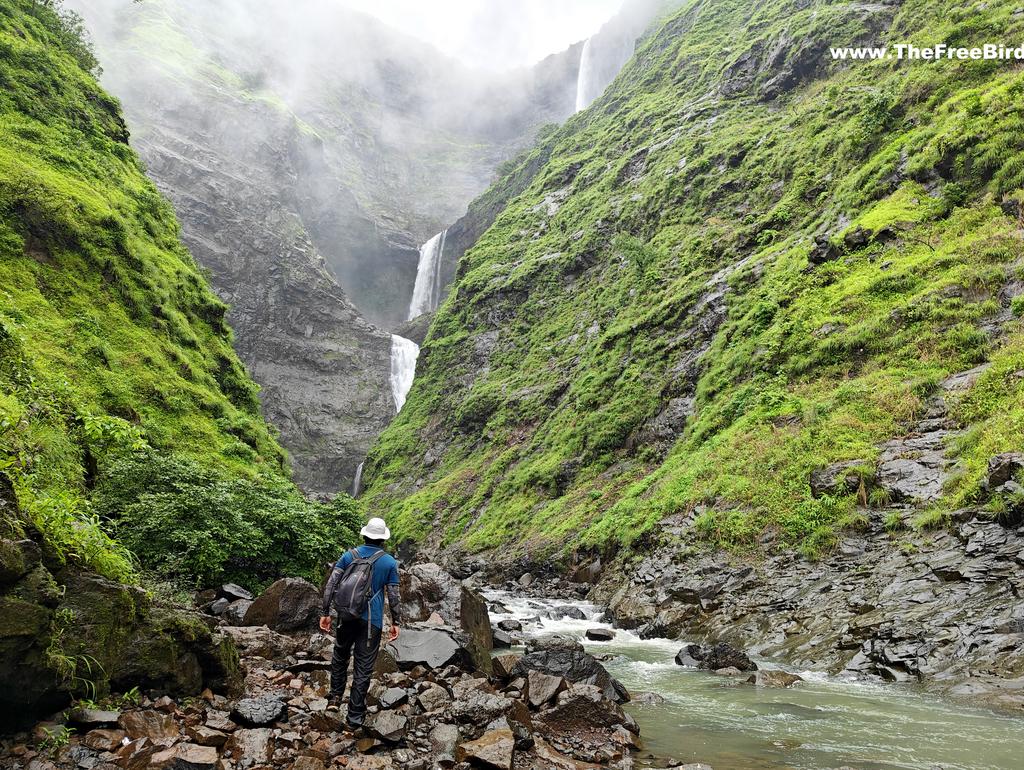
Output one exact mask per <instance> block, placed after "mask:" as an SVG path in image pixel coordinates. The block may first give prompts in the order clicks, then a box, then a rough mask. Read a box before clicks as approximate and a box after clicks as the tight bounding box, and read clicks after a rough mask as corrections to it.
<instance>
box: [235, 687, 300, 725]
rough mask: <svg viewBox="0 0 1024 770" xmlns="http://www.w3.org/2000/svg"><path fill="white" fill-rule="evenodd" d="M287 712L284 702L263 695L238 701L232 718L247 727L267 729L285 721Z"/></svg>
mask: <svg viewBox="0 0 1024 770" xmlns="http://www.w3.org/2000/svg"><path fill="white" fill-rule="evenodd" d="M287 710H288V707H287V706H286V705H285V704H284V703H283V702H282V701H280V700H278V699H277V698H274V697H272V696H269V695H263V696H260V697H259V698H243V699H242V700H240V701H238V703H236V704H235V707H234V709H232V711H231V718H232V719H233V720H234V721H235V722H238V723H239V724H242V725H245V726H246V727H265V726H267V725H272V724H273V723H274V722H276V721H278V720H279V719H283V718H284V715H285V713H286V712H287Z"/></svg>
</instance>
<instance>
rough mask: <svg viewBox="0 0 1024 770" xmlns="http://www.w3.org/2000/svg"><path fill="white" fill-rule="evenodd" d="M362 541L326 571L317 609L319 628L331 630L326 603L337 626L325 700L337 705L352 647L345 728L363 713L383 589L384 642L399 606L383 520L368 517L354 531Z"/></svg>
mask: <svg viewBox="0 0 1024 770" xmlns="http://www.w3.org/2000/svg"><path fill="white" fill-rule="evenodd" d="M359 534H360V535H362V536H363V544H362V545H361V546H359V547H358V548H352V549H351V550H349V551H346V552H345V553H344V554H342V556H341V558H340V559H338V562H337V564H335V565H334V569H333V570H332V571H331V577H330V579H329V580H328V581H327V586H326V587H325V588H324V597H323V606H322V607H321V612H320V630H322V631H323V632H324V633H325V634H329V633H330V632H331V615H330V613H331V607H332V606H333V607H334V609H335V610H336V611H337V614H338V630H337V634H336V636H335V641H334V656H333V658H332V659H331V692H330V696H329V702H330V703H331V704H332V705H335V706H338V705H341V699H342V696H344V694H345V684H346V682H347V680H348V662H349V658H350V657H352V651H353V649H354V650H355V663H354V665H353V670H352V689H351V691H350V692H349V699H348V716H347V717H346V719H345V721H346V723H347V726H348V728H349V729H350V730H358V729H359V728H360V727H362V724H363V718H364V717H365V716H366V691H367V690H369V689H370V677H372V676H373V668H374V665H375V664H376V662H377V651H378V650H379V649H380V638H381V635H382V633H383V628H384V593H385V591H386V592H387V595H388V605H389V606H390V607H391V629H390V631H389V633H388V641H389V642H393V641H394V640H395V639H397V638H398V627H399V625H400V623H401V607H400V605H399V594H398V562H397V561H395V559H394V557H392V556H390V555H389V554H387V553H385V552H384V543H385V541H387V539H388V538H390V537H391V530H389V529H388V527H387V525H386V524H385V523H384V519H379V518H373V519H370V520H369V521H368V522H367V523H366V526H365V527H363V528H362V529H361V530H359Z"/></svg>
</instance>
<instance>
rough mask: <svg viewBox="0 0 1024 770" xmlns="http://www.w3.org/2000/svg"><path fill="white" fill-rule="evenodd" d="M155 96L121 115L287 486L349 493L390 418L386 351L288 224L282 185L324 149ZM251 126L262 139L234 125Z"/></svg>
mask: <svg viewBox="0 0 1024 770" xmlns="http://www.w3.org/2000/svg"><path fill="white" fill-rule="evenodd" d="M162 93H163V96H161V97H160V98H159V99H147V101H146V103H145V104H144V105H140V104H136V105H135V107H136V111H137V112H136V113H130V114H129V120H131V116H132V114H139V113H142V114H145V116H146V118H145V120H146V123H145V126H146V129H145V130H143V131H140V132H139V133H138V134H137V135H136V137H135V146H136V148H137V149H138V151H139V153H140V154H141V155H142V156H143V158H145V159H146V161H147V164H148V171H149V173H150V174H151V175H152V176H153V178H155V179H156V180H158V182H159V186H160V187H161V189H162V190H163V191H164V192H165V193H166V194H167V195H168V197H169V198H170V199H171V201H172V202H173V203H174V205H175V208H176V210H177V212H178V215H179V217H180V218H181V220H182V222H183V223H184V224H183V231H184V240H185V242H186V244H187V245H188V246H189V248H190V250H191V251H192V253H193V254H194V255H195V257H196V259H198V260H199V262H200V264H202V265H203V266H204V267H206V268H207V269H208V270H209V275H210V278H211V281H212V283H213V286H214V288H215V290H216V291H217V293H218V295H219V296H220V297H221V299H223V300H224V301H225V302H227V303H228V304H229V306H230V308H231V310H230V312H229V314H228V318H229V321H230V323H231V325H232V328H233V329H234V330H235V347H236V349H237V351H238V353H239V355H240V356H241V358H242V360H243V361H244V362H245V363H246V365H247V367H248V368H249V371H250V373H251V374H252V376H253V378H254V379H255V380H256V381H257V382H259V383H260V384H261V386H262V387H261V392H260V399H261V401H262V403H263V409H264V413H265V414H266V416H267V418H268V420H270V422H271V423H272V424H273V425H275V426H276V427H277V429H278V430H279V431H280V437H281V442H282V443H283V444H284V446H285V447H286V448H287V449H288V450H289V453H290V459H291V463H292V468H293V470H294V477H295V480H296V482H297V483H298V484H299V485H300V486H301V487H302V488H303V489H304V490H306V491H308V492H314V493H317V494H320V495H329V494H333V493H335V492H338V491H347V490H349V489H350V488H351V485H352V480H353V478H354V475H355V472H356V468H357V466H358V465H359V463H360V462H362V460H363V458H364V457H365V454H366V451H367V449H368V447H369V446H370V443H371V442H372V441H373V439H374V438H375V437H376V436H377V435H378V434H379V433H380V431H381V430H383V429H384V426H386V425H387V423H388V421H389V420H390V419H391V417H392V416H393V415H394V413H395V407H394V403H393V402H392V400H391V396H390V391H389V389H388V377H389V374H390V362H389V356H390V346H391V340H390V336H389V335H388V334H386V333H385V332H383V331H381V330H380V329H378V328H376V327H375V326H373V325H372V324H370V323H369V322H367V321H366V320H365V319H364V318H363V316H362V315H361V314H360V313H359V311H358V310H356V308H355V307H354V306H353V305H352V303H351V302H350V301H349V300H348V298H347V296H346V295H345V292H344V291H343V290H342V288H341V287H340V286H339V285H338V282H337V281H336V280H335V279H334V278H333V277H332V276H331V275H330V273H329V272H328V270H327V266H326V264H325V262H324V259H323V257H322V256H321V254H320V253H319V252H318V251H317V249H316V247H315V246H314V245H313V242H312V240H311V239H310V236H309V234H308V232H307V231H306V230H305V229H304V225H303V220H302V219H301V217H300V216H299V215H298V214H297V213H296V212H297V211H298V210H299V209H300V208H301V205H300V202H299V201H298V200H296V198H295V195H294V193H295V191H294V190H290V189H289V188H288V187H287V185H282V184H281V180H294V179H296V178H298V177H299V176H301V173H302V171H301V168H302V167H303V166H304V165H306V164H309V163H310V162H311V157H313V156H314V155H315V154H316V153H318V152H322V146H321V144H320V143H319V142H318V141H317V140H316V139H315V138H312V137H310V136H308V135H307V134H304V133H303V132H302V131H301V130H300V129H299V127H298V126H297V125H296V123H295V121H294V120H293V119H289V118H287V117H285V116H283V115H281V114H279V113H277V112H276V111H275V110H274V109H273V108H268V107H267V106H266V105H263V104H261V103H259V102H256V103H252V102H246V101H244V100H241V99H232V98H230V97H228V96H225V95H224V94H222V93H209V92H205V91H197V92H189V93H187V94H174V93H171V94H168V93H167V91H166V90H164V91H162ZM211 101H215V102H216V103H217V105H218V109H217V110H216V114H215V116H214V115H213V114H211V113H210V111H209V109H208V105H209V104H210V102H211ZM254 123H255V124H257V125H259V126H260V129H261V130H260V132H259V133H253V132H251V131H247V130H243V129H242V128H241V127H244V126H247V125H252V124H254ZM312 197H314V196H313V195H309V196H307V198H312ZM371 243H372V241H370V240H369V239H368V240H367V244H368V245H369V244H371Z"/></svg>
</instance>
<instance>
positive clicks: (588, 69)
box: [576, 37, 597, 112]
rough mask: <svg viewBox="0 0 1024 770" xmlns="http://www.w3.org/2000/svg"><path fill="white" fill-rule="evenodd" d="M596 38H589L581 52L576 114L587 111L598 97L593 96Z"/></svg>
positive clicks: (577, 77) (577, 79)
mask: <svg viewBox="0 0 1024 770" xmlns="http://www.w3.org/2000/svg"><path fill="white" fill-rule="evenodd" d="M593 39H594V38H592V37H588V38H587V39H586V41H585V42H584V43H583V50H582V51H581V52H580V69H579V72H578V73H577V75H576V112H579V111H580V110H585V109H586V108H587V107H589V106H590V103H591V102H592V101H594V99H595V98H597V97H596V95H591V93H590V91H591V88H592V82H591V81H592V79H593V74H592V73H593V70H594V57H593V56H592V55H591V53H590V51H591V48H592V46H591V41H592V40H593Z"/></svg>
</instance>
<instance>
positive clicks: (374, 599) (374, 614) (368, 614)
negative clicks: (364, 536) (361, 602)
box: [334, 545, 398, 628]
mask: <svg viewBox="0 0 1024 770" xmlns="http://www.w3.org/2000/svg"><path fill="white" fill-rule="evenodd" d="M379 550H381V549H380V548H378V547H377V546H375V545H361V546H359V547H358V548H356V553H358V554H359V556H360V558H363V559H366V558H368V557H370V556H373V555H374V554H375V553H377V551H379ZM351 563H352V553H351V551H345V553H343V554H342V555H341V558H340V559H338V563H337V564H335V565H334V566H335V567H337V568H338V569H345V567H347V566H348V565H349V564H351ZM388 585H398V562H397V561H395V558H394V557H393V556H391V555H390V554H387V553H386V554H384V555H383V556H381V557H380V558H379V559H377V561H375V562H374V563H373V588H372V590H371V593H370V601H369V602H368V604H367V606H366V609H365V610H363V615H362V617H363V620H369V621H370V623H372V624H373V625H375V626H376V627H377V628H384V586H388Z"/></svg>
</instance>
